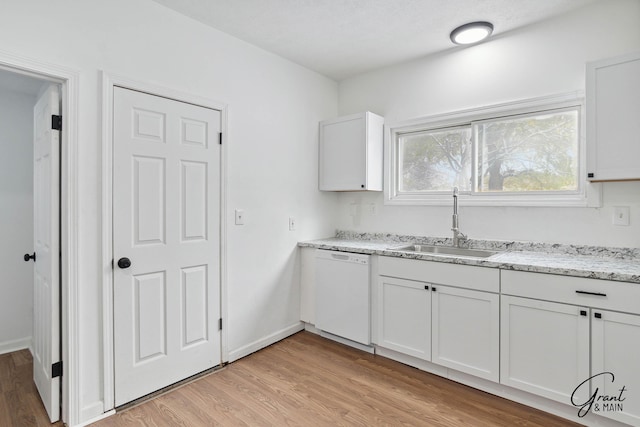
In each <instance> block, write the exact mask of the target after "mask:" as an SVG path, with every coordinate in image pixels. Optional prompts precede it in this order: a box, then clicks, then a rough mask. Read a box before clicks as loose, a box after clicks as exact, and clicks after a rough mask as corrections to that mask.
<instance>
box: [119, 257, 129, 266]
mask: <svg viewBox="0 0 640 427" xmlns="http://www.w3.org/2000/svg"><path fill="white" fill-rule="evenodd" d="M118 267H120V268H129V267H131V260H130V259H129V258H120V259H119V260H118Z"/></svg>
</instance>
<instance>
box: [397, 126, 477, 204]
mask: <svg viewBox="0 0 640 427" xmlns="http://www.w3.org/2000/svg"><path fill="white" fill-rule="evenodd" d="M398 159H399V162H398V166H399V170H398V178H399V179H398V181H399V185H398V191H399V192H410V191H451V188H453V187H458V188H460V190H461V191H469V190H471V179H470V178H471V128H470V127H464V128H451V129H444V130H438V131H426V132H416V133H411V134H405V135H401V136H399V137H398Z"/></svg>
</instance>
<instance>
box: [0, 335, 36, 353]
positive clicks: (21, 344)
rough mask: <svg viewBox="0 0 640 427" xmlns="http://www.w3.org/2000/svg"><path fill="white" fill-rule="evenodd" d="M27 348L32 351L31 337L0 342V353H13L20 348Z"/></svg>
mask: <svg viewBox="0 0 640 427" xmlns="http://www.w3.org/2000/svg"><path fill="white" fill-rule="evenodd" d="M25 348H27V349H29V351H31V337H26V338H20V339H17V340H11V341H5V342H0V354H5V353H11V352H14V351H18V350H24V349H25Z"/></svg>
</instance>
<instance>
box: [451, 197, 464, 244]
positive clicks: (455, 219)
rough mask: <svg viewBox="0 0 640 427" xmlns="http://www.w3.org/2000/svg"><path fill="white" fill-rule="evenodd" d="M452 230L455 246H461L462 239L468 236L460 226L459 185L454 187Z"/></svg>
mask: <svg viewBox="0 0 640 427" xmlns="http://www.w3.org/2000/svg"><path fill="white" fill-rule="evenodd" d="M451 231H453V246H454V247H456V248H459V247H460V241H461V240H465V239H466V238H467V236H466V235H465V234H464V233H462V232H461V231H460V228H459V227H458V187H453V216H452V220H451Z"/></svg>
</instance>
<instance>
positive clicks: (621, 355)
mask: <svg viewBox="0 0 640 427" xmlns="http://www.w3.org/2000/svg"><path fill="white" fill-rule="evenodd" d="M591 330H592V344H591V351H592V368H591V375H597V374H601V373H603V372H611V373H612V374H613V376H611V375H609V374H605V375H597V376H595V377H593V379H592V382H591V390H592V393H597V396H598V397H599V396H615V397H621V398H622V399H624V400H623V401H620V402H618V401H615V400H610V401H600V402H597V401H596V403H594V405H593V406H592V407H591V410H592V412H594V413H596V414H598V415H602V416H603V417H608V418H612V419H614V420H618V421H622V422H623V423H628V424H630V425H634V426H637V425H640V367H639V366H640V365H639V363H640V316H634V315H630V314H622V313H614V312H611V311H604V310H596V309H594V310H593V315H592V318H591ZM623 386H624V390H625V391H623V392H622V394H621V393H620V390H621V389H622V387H623ZM596 390H597V392H596ZM596 400H597V397H596ZM597 403H599V404H598V405H596V404H597ZM618 403H620V404H621V405H618ZM605 404H606V406H605Z"/></svg>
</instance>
